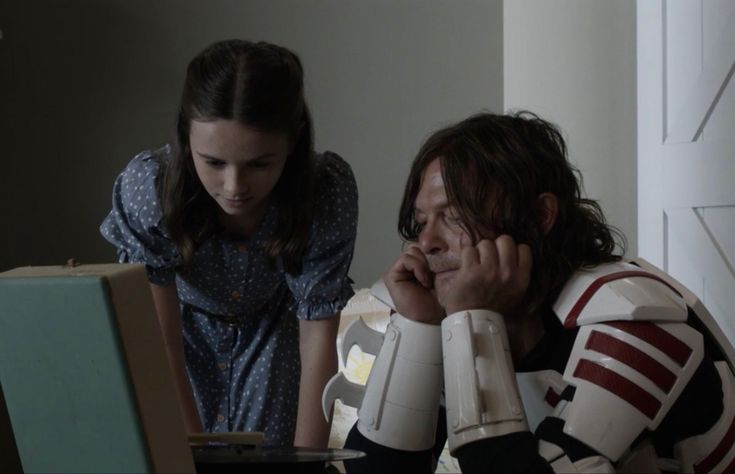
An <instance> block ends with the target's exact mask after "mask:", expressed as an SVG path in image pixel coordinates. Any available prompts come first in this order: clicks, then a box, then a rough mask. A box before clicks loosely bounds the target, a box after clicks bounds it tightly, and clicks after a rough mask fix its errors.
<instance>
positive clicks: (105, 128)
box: [0, 0, 188, 271]
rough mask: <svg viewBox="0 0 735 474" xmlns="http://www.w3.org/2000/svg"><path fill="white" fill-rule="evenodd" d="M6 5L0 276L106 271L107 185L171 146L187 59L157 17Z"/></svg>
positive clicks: (142, 11)
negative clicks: (94, 266)
mask: <svg viewBox="0 0 735 474" xmlns="http://www.w3.org/2000/svg"><path fill="white" fill-rule="evenodd" d="M2 3H3V5H2V6H0V18H2V24H0V28H2V31H3V38H2V40H0V71H2V72H1V73H0V110H1V111H2V114H3V118H2V120H0V143H2V147H1V148H0V150H1V151H0V153H2V162H3V164H4V169H3V171H2V173H0V189H2V199H0V216H1V218H2V221H3V228H4V231H3V232H2V233H0V248H2V251H1V252H0V271H2V270H6V269H8V268H12V267H16V266H23V265H41V264H43V265H49V264H55V263H59V264H61V263H63V262H65V261H66V260H67V259H68V258H70V257H75V258H77V259H78V260H80V261H82V262H84V263H89V262H94V261H112V260H114V258H115V255H114V251H113V249H112V247H111V246H109V245H108V244H107V243H106V242H105V241H104V240H103V239H102V238H101V237H100V236H99V232H98V230H97V227H98V226H99V223H100V222H101V221H102V219H103V218H104V216H105V214H106V213H107V212H108V210H109V208H110V195H111V187H112V183H113V180H114V177H115V176H116V174H117V173H118V172H119V171H120V170H121V169H122V167H123V166H124V165H125V163H126V162H127V161H128V160H129V159H130V158H131V157H132V156H133V154H134V153H136V152H137V151H139V150H141V149H144V148H151V147H156V146H159V145H160V144H162V143H164V142H165V141H167V140H168V139H169V136H170V135H168V134H169V133H170V132H171V131H172V130H173V126H172V125H173V122H174V114H175V108H176V103H177V101H178V95H179V89H180V82H181V77H182V76H183V72H184V67H185V63H184V59H183V56H188V52H184V53H179V55H180V56H181V57H177V55H176V49H177V48H176V45H175V44H174V42H175V39H176V36H175V34H174V29H175V25H172V24H170V23H171V22H168V23H167V21H166V17H167V12H166V11H165V8H164V6H160V5H159V6H156V5H154V4H149V3H146V2H141V1H132V2H98V1H93V0H83V1H43V2H24V1H20V0H18V1H10V2H2ZM179 49H180V48H179ZM179 64H181V65H180V66H179ZM174 73H176V74H174Z"/></svg>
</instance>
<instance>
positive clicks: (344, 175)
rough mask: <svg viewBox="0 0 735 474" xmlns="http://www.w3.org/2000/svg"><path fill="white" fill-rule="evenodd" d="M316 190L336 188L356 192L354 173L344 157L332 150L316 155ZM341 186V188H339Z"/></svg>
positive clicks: (322, 190) (320, 191)
mask: <svg viewBox="0 0 735 474" xmlns="http://www.w3.org/2000/svg"><path fill="white" fill-rule="evenodd" d="M316 181H317V192H319V193H322V192H324V191H327V192H328V191H329V190H336V191H348V192H354V193H356V192H357V184H356V183H355V175H354V173H353V172H352V167H351V166H350V164H349V163H347V161H345V159H344V158H342V157H341V156H340V155H338V154H337V153H335V152H333V151H324V152H323V153H319V154H317V156H316ZM340 188H342V189H340Z"/></svg>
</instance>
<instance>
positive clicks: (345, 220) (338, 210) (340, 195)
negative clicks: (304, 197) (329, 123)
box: [315, 151, 358, 233]
mask: <svg viewBox="0 0 735 474" xmlns="http://www.w3.org/2000/svg"><path fill="white" fill-rule="evenodd" d="M315 184H316V186H315V192H316V199H315V204H316V220H317V222H316V226H317V227H320V228H321V231H320V232H322V233H324V232H325V231H326V229H328V228H334V227H339V228H343V230H344V231H345V232H352V227H354V224H355V223H356V221H357V212H358V211H357V208H358V193H357V183H356V182H355V175H354V174H353V173H352V168H351V167H350V165H349V163H347V161H345V160H344V159H343V158H342V157H341V156H339V155H338V154H337V153H334V152H331V151H325V152H324V153H321V154H319V155H317V159H316V183H315Z"/></svg>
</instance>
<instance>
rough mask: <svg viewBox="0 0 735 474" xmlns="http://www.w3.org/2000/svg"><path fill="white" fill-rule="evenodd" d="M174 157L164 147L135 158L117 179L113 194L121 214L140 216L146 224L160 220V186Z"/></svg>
mask: <svg viewBox="0 0 735 474" xmlns="http://www.w3.org/2000/svg"><path fill="white" fill-rule="evenodd" d="M170 154H171V147H170V146H169V145H165V146H163V147H161V148H158V149H155V150H145V151H142V152H140V153H138V154H137V155H135V156H134V157H133V159H132V160H130V162H129V163H128V164H127V166H126V167H125V169H124V170H123V171H122V172H121V173H120V175H119V176H118V178H117V180H116V183H115V188H114V190H113V195H114V200H115V201H116V202H117V203H118V207H119V210H121V211H124V212H125V213H126V214H127V215H131V216H134V215H139V214H142V216H141V217H144V219H145V221H147V222H153V221H156V222H157V221H158V220H159V219H160V213H161V210H160V206H159V196H158V182H159V180H160V179H161V177H162V174H163V171H164V168H165V164H166V162H167V161H168V159H169V156H170Z"/></svg>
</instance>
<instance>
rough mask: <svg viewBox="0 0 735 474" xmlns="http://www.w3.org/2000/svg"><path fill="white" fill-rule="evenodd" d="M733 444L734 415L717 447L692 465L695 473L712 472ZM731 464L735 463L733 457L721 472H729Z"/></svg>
mask: <svg viewBox="0 0 735 474" xmlns="http://www.w3.org/2000/svg"><path fill="white" fill-rule="evenodd" d="M734 444H735V417H733V419H732V422H731V423H730V428H728V429H727V433H725V436H723V437H722V441H720V443H719V444H718V445H717V447H716V448H715V449H714V450H713V451H712V452H711V453H710V454H709V456H707V457H706V458H704V459H703V460H701V461H700V462H698V463H697V464H695V465H694V472H696V473H697V474H699V473H705V472H712V469H713V468H714V467H715V466H716V465H717V464H719V463H720V461H722V460H723V459H724V458H725V456H727V453H728V452H729V451H730V450H731V449H732V448H733V445H734ZM733 464H735V459H733V461H732V462H731V463H730V465H729V466H728V467H727V468H726V469H725V470H724V471H722V472H731V470H732V469H733V467H735V466H734V465H733Z"/></svg>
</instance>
